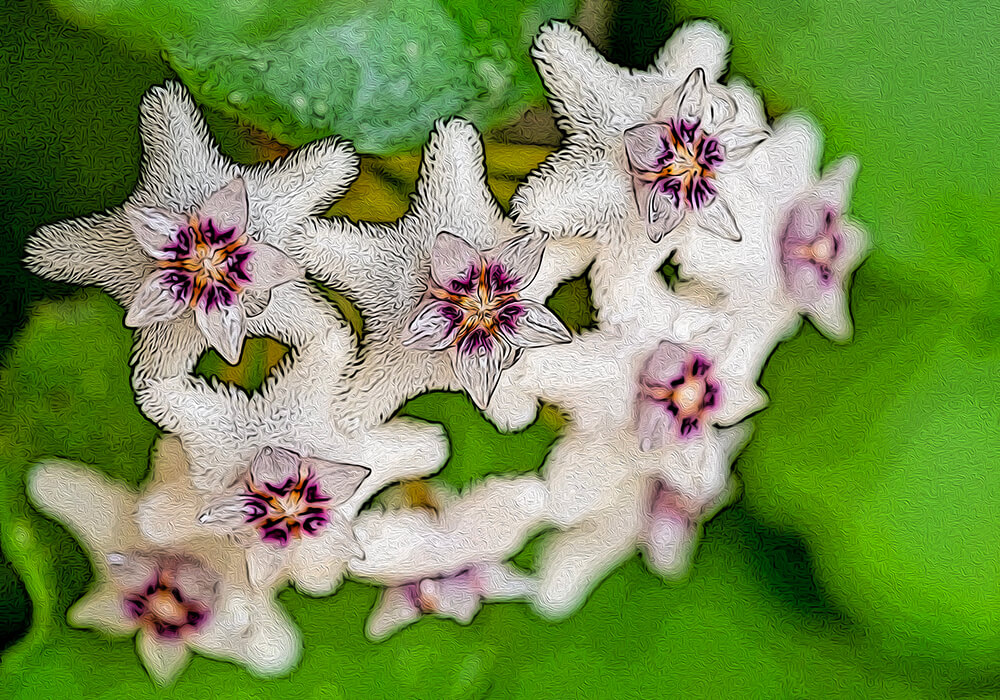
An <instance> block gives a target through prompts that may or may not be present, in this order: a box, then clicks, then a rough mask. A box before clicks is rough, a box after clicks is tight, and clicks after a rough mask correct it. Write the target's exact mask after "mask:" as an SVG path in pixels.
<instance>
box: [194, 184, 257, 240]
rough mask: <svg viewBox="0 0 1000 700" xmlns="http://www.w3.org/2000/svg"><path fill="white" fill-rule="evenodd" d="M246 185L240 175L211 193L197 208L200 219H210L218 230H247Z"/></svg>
mask: <svg viewBox="0 0 1000 700" xmlns="http://www.w3.org/2000/svg"><path fill="white" fill-rule="evenodd" d="M247 210H248V204H247V187H246V183H245V182H244V181H243V178H242V177H238V178H235V179H234V180H232V181H231V182H229V184H227V185H226V186H225V187H223V188H222V189H220V190H218V191H216V192H215V193H213V194H212V195H211V196H210V197H209V198H208V199H207V200H205V203H204V204H202V205H201V207H199V209H198V216H199V217H200V218H201V219H210V220H211V221H212V223H213V224H214V225H215V228H216V229H217V230H218V231H220V232H221V231H228V230H230V229H236V231H237V232H238V233H240V234H241V233H244V232H245V231H246V230H247Z"/></svg>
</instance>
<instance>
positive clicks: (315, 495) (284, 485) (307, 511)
mask: <svg viewBox="0 0 1000 700" xmlns="http://www.w3.org/2000/svg"><path fill="white" fill-rule="evenodd" d="M242 495H243V513H244V516H245V518H246V520H245V522H247V523H252V524H253V525H254V526H255V527H256V528H257V531H258V532H259V533H260V538H261V539H262V540H264V541H265V542H269V543H271V544H273V545H276V546H278V547H287V546H288V544H289V543H290V542H291V541H292V540H293V539H297V538H299V537H301V536H302V535H303V534H305V535H309V536H310V537H315V536H316V535H318V534H319V532H320V530H322V529H323V527H324V526H326V524H327V523H329V522H330V514H329V511H328V509H327V507H326V506H325V505H324V504H326V503H327V502H328V501H329V500H330V497H329V496H327V495H326V494H324V493H323V490H322V487H321V485H320V482H319V479H318V478H317V476H316V474H315V473H314V472H312V471H311V470H309V471H306V472H304V473H303V471H302V470H301V469H300V470H299V472H298V473H297V474H295V475H294V476H289V477H288V478H286V479H285V480H284V481H283V482H280V483H271V482H269V481H265V482H263V483H261V484H257V483H256V482H254V481H253V479H247V482H246V490H245V491H244V492H243V494H242Z"/></svg>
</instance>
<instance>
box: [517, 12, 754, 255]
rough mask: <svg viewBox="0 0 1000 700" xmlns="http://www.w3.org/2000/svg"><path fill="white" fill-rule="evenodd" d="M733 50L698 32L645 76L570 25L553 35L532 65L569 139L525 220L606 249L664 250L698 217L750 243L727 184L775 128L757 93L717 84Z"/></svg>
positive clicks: (522, 194)
mask: <svg viewBox="0 0 1000 700" xmlns="http://www.w3.org/2000/svg"><path fill="white" fill-rule="evenodd" d="M727 43H728V42H727V41H726V39H725V37H724V36H723V35H722V33H721V32H720V31H719V30H718V29H717V28H716V27H714V26H713V25H711V24H708V23H706V22H695V23H692V24H688V25H685V26H684V27H682V28H681V29H679V30H678V31H677V32H676V33H675V34H674V36H673V37H672V38H671V39H670V41H669V42H667V44H666V46H665V47H664V48H663V49H662V50H661V51H660V53H659V55H658V56H657V58H656V60H655V61H654V64H653V65H652V66H651V67H650V68H649V70H646V71H638V70H629V69H626V68H621V67H619V66H615V65H614V64H611V63H609V62H608V61H606V60H605V59H604V58H603V57H602V56H601V55H600V53H598V51H597V49H596V48H595V47H594V46H593V45H592V44H590V42H589V41H587V39H586V38H585V37H584V36H583V35H582V34H581V33H580V32H579V31H578V30H577V29H575V28H574V27H572V26H570V25H568V24H564V23H560V22H555V23H552V24H550V25H548V26H546V27H544V28H543V29H542V31H541V33H540V34H539V36H538V38H537V39H536V41H535V47H534V50H533V55H534V57H535V62H536V64H537V65H538V70H539V72H540V73H541V75H542V79H543V81H544V83H545V85H546V87H547V89H548V91H549V93H550V101H551V103H552V106H553V109H554V111H555V112H556V116H557V119H558V121H559V124H560V126H561V127H562V129H563V130H564V131H565V132H566V138H565V140H564V142H563V145H562V147H561V148H560V149H559V150H558V151H557V152H556V153H554V154H553V155H552V156H551V157H550V158H548V159H547V160H546V161H545V163H544V164H543V165H542V167H541V168H540V169H539V172H538V173H537V174H536V175H533V176H530V177H529V178H528V180H527V182H526V183H525V184H524V185H523V186H522V187H520V188H519V189H518V192H517V193H516V194H515V196H514V198H513V199H512V200H511V206H512V211H513V212H514V215H515V218H516V219H517V220H521V219H522V218H523V220H524V221H525V222H527V223H529V224H530V225H531V226H533V227H537V228H538V229H540V230H541V231H544V232H547V233H550V234H552V235H556V236H565V235H575V234H576V232H586V233H587V234H588V235H593V236H597V237H598V239H599V240H601V241H604V242H611V241H620V242H624V241H627V240H631V239H632V238H633V237H634V236H635V235H646V236H649V237H650V238H651V239H653V240H654V241H658V240H660V238H662V237H663V236H664V235H665V234H667V233H669V232H671V231H673V230H674V229H675V228H676V227H677V226H678V225H680V224H681V222H682V221H686V220H688V219H691V220H693V222H694V223H696V224H697V225H698V226H699V227H701V228H703V229H706V230H708V231H709V232H711V233H715V234H718V235H719V236H722V237H724V238H727V239H732V240H739V238H740V228H741V225H742V222H741V221H739V219H740V218H741V217H740V216H738V215H737V214H736V213H735V211H736V210H735V209H734V207H733V206H732V205H731V204H729V203H727V202H728V198H727V196H726V190H727V188H728V181H729V180H730V179H732V178H734V177H738V176H739V170H740V168H741V167H742V165H743V162H744V161H745V160H746V158H747V156H748V155H750V154H751V153H752V152H753V150H754V148H755V147H756V146H757V145H759V144H760V143H761V142H762V141H763V140H765V139H766V138H767V135H768V133H769V129H768V126H767V121H766V119H765V117H764V114H763V110H762V108H761V106H760V102H759V100H758V99H757V98H756V97H755V96H754V94H753V92H752V91H751V90H750V89H749V88H747V87H746V86H745V85H743V84H742V83H734V84H732V85H730V86H723V85H721V84H719V83H718V80H719V78H720V76H721V74H722V72H723V70H724V68H725V60H726V51H727Z"/></svg>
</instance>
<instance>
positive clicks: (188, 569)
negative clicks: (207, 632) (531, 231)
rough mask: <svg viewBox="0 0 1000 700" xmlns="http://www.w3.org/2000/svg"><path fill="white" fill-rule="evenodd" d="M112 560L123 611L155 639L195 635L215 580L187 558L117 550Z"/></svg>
mask: <svg viewBox="0 0 1000 700" xmlns="http://www.w3.org/2000/svg"><path fill="white" fill-rule="evenodd" d="M112 562H113V565H112V566H113V570H115V571H116V572H117V574H118V576H119V577H120V579H121V582H122V586H123V588H122V604H123V607H124V610H125V614H126V616H127V617H128V618H130V619H132V620H134V621H135V623H136V625H137V626H138V627H141V628H142V629H144V630H145V631H146V633H147V634H149V635H152V636H153V637H154V638H155V639H157V640H159V641H160V642H163V643H170V642H174V641H177V640H180V639H182V638H185V637H187V636H189V635H191V634H195V633H196V632H197V631H198V630H199V629H200V628H201V627H202V626H203V625H204V624H205V623H206V622H207V621H208V619H209V616H210V615H211V614H212V608H213V606H214V605H215V598H216V589H217V587H218V582H217V581H216V580H215V579H214V578H213V575H212V573H211V572H210V571H209V570H208V569H206V568H205V567H204V566H203V565H202V564H201V563H200V562H198V561H197V560H195V559H193V558H192V557H182V556H177V555H166V554H161V555H154V556H150V555H139V554H130V555H121V554H119V555H114V556H113V557H112Z"/></svg>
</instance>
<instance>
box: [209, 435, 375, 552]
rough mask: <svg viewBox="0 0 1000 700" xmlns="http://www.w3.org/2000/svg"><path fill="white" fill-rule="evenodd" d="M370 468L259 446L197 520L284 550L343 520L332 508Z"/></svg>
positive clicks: (352, 490)
mask: <svg viewBox="0 0 1000 700" xmlns="http://www.w3.org/2000/svg"><path fill="white" fill-rule="evenodd" d="M370 473H371V470H369V469H368V468H366V467H360V466H357V465H354V464H342V463H339V462H329V461H327V460H323V459H316V458H304V457H302V456H301V455H299V454H298V453H297V452H293V451H292V450H288V449H285V448H281V447H270V446H268V447H264V448H263V449H261V450H260V452H258V453H257V456H256V457H255V458H254V460H253V462H252V463H251V465H250V468H249V470H248V471H247V472H246V473H245V474H244V475H243V476H242V478H241V480H240V481H241V483H240V484H239V485H238V486H236V487H234V489H233V491H232V492H231V493H230V494H229V495H227V496H225V497H223V498H222V499H220V500H219V501H217V502H216V503H214V504H213V505H212V506H211V507H210V508H208V509H207V510H205V511H204V512H203V513H202V514H201V516H200V518H199V519H200V521H201V522H203V523H209V524H211V523H219V524H222V525H223V526H224V527H227V528H229V529H230V530H232V531H234V532H246V531H247V530H252V531H254V532H255V533H256V535H257V538H258V539H259V540H260V541H261V542H263V543H264V544H266V545H267V546H269V547H272V548H278V549H283V548H286V547H288V546H289V545H291V544H293V543H294V542H296V541H297V540H299V539H301V538H302V537H303V536H304V537H309V538H318V537H321V536H324V535H326V534H327V533H326V530H327V529H328V526H330V525H331V524H334V523H336V524H338V525H343V524H344V523H343V522H341V521H342V520H343V519H342V518H341V517H340V516H338V515H337V514H336V512H335V510H334V509H335V508H336V507H337V506H339V505H341V504H343V503H344V502H345V501H347V500H348V499H349V498H350V497H351V496H353V495H354V493H355V492H356V491H357V490H358V487H359V486H360V485H361V482H362V481H364V479H365V478H366V477H367V476H368V475H369V474H370ZM335 529H338V530H339V529H340V528H335ZM334 534H335V535H336V536H341V535H343V533H342V532H336V533H334Z"/></svg>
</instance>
